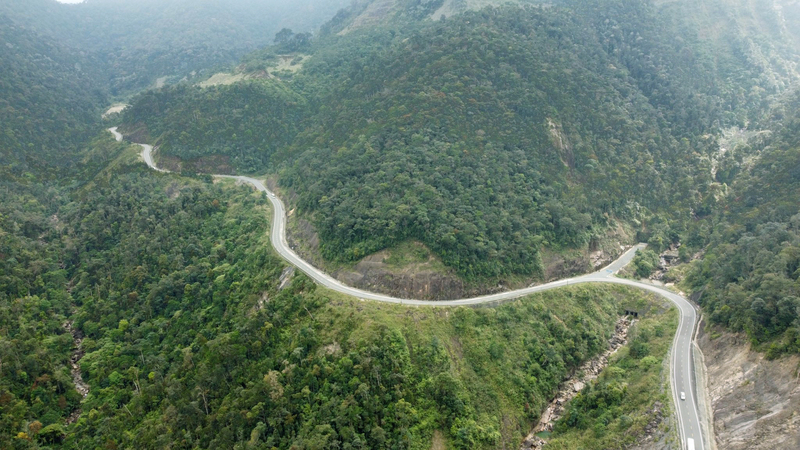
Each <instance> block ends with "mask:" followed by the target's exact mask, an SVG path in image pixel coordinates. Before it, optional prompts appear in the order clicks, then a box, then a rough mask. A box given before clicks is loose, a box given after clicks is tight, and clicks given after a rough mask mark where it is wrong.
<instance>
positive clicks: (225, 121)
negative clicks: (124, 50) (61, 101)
mask: <svg viewBox="0 0 800 450" xmlns="http://www.w3.org/2000/svg"><path fill="white" fill-rule="evenodd" d="M305 111H306V105H305V100H304V99H303V98H302V97H300V96H299V95H297V94H295V93H294V92H292V91H291V90H289V89H287V88H286V87H285V86H284V85H282V84H281V83H279V82H273V81H252V82H246V83H236V84H234V85H232V86H215V87H211V88H206V89H202V88H198V87H186V86H181V87H178V88H176V89H167V90H160V91H148V92H145V93H143V94H141V95H140V96H139V97H138V100H137V101H136V102H135V103H134V104H133V105H132V106H131V107H130V108H128V109H127V110H126V111H125V117H126V119H127V120H128V121H129V122H132V123H136V124H142V125H144V127H143V128H142V129H141V130H138V129H136V128H135V127H133V128H132V127H128V129H129V131H130V132H131V133H132V134H134V135H137V136H139V135H140V136H142V137H144V138H147V137H150V136H157V137H158V140H157V141H155V142H156V143H157V144H159V154H160V155H165V156H177V157H180V158H182V159H188V160H191V159H196V158H198V157H202V156H207V155H209V154H212V155H219V156H224V157H225V158H226V160H227V163H228V164H230V165H232V166H233V167H236V168H240V167H266V166H268V164H269V161H270V158H271V156H272V155H273V153H274V152H275V151H276V150H277V149H280V148H283V147H285V146H286V145H288V144H289V143H291V142H292V140H293V138H294V136H295V135H296V134H297V132H298V129H299V128H300V124H301V121H302V120H303V118H304V114H305ZM254 148H257V149H259V151H258V152H253V151H252V149H254Z"/></svg>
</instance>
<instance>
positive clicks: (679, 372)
mask: <svg viewBox="0 0 800 450" xmlns="http://www.w3.org/2000/svg"><path fill="white" fill-rule="evenodd" d="M108 131H110V132H111V133H112V134H113V135H114V137H115V138H116V139H117V141H122V138H123V136H122V134H120V133H119V132H118V131H117V129H116V127H115V128H110V129H109V130H108ZM138 145H140V146H141V147H142V157H143V158H144V161H145V162H146V163H147V165H148V166H149V167H150V168H151V169H153V170H156V171H159V172H167V171H166V170H164V169H159V168H158V167H157V166H156V165H155V163H154V161H153V147H152V146H150V145H147V144H138ZM213 176H215V177H218V178H229V179H234V180H237V181H240V182H244V183H249V184H251V185H252V186H253V187H255V188H256V189H257V190H259V191H261V192H264V193H266V195H267V197H268V198H269V200H270V202H271V203H272V208H273V220H272V234H271V236H270V240H271V241H272V245H273V247H274V248H275V250H276V251H277V252H278V253H279V254H280V255H281V257H282V258H284V259H285V260H286V261H287V262H289V263H290V264H292V265H293V266H295V267H297V268H298V269H300V270H302V271H303V272H305V273H306V274H307V275H308V276H309V277H311V278H312V279H314V280H315V281H316V282H317V283H319V284H321V285H323V286H325V287H326V288H329V289H332V290H334V291H337V292H341V293H343V294H347V295H351V296H353V297H356V298H359V299H364V300H373V301H379V302H386V303H396V304H402V305H412V306H439V307H442V306H468V305H480V304H486V303H495V302H500V301H503V300H510V299H515V298H519V297H524V296H526V295H530V294H533V293H536V292H542V291H547V290H550V289H555V288H559V287H564V286H570V285H575V284H582V283H614V284H622V285H626V286H632V287H635V288H639V289H643V290H646V291H650V292H653V293H656V294H658V295H660V296H662V297H664V298H666V299H668V300H669V301H671V302H672V303H674V304H675V305H676V306H677V307H678V310H679V311H680V323H679V325H678V331H677V332H676V334H675V339H674V341H673V345H672V355H671V358H672V361H671V364H670V371H671V377H670V378H671V381H672V383H671V384H672V396H673V402H674V404H675V408H676V410H677V418H678V422H679V424H678V425H679V430H680V434H681V446H682V448H684V449H687V450H695V449H703V448H704V447H705V440H704V439H703V434H702V433H703V428H701V422H700V417H699V413H698V405H697V396H698V393H697V390H696V384H695V376H694V373H695V371H694V363H693V361H694V358H693V349H694V345H695V344H694V330H695V326H696V324H697V311H696V309H695V308H694V306H693V305H692V304H691V303H690V302H689V301H688V300H686V299H685V298H683V297H681V296H680V295H677V294H675V293H673V292H670V291H668V290H666V289H661V288H659V287H656V286H653V285H649V284H645V283H639V282H636V281H632V280H627V279H623V278H616V277H615V276H614V274H615V273H617V272H618V271H619V270H620V269H622V268H623V267H625V266H626V265H628V263H630V262H631V260H632V259H633V257H634V255H635V254H636V252H637V251H638V250H639V249H642V248H644V247H645V245H644V244H639V245H637V246H635V247H633V248H631V249H630V250H628V251H627V252H626V253H625V254H623V255H622V256H621V257H620V258H619V259H617V260H616V261H614V262H613V263H611V264H610V265H608V266H607V267H605V268H603V269H601V270H599V271H597V272H595V273H591V274H588V275H583V276H580V277H576V278H569V279H565V280H559V281H555V282H552V283H547V284H543V285H539V286H532V287H528V288H524V289H518V290H515V291H507V292H500V293H497V294H491V295H484V296H480V297H473V298H465V299H460V300H442V301H431V300H413V299H402V298H396V297H391V296H388V295H383V294H378V293H374V292H368V291H364V290H361V289H356V288H353V287H350V286H347V285H345V284H343V283H342V282H340V281H339V280H336V279H334V278H333V277H331V276H330V275H328V274H326V273H325V272H323V271H321V270H320V269H317V268H316V267H314V266H312V265H311V264H310V263H308V262H307V261H305V260H304V259H302V258H301V257H300V256H298V255H297V253H295V252H294V251H293V250H292V249H291V247H290V246H289V244H288V243H287V242H286V208H285V207H284V205H283V202H282V201H281V200H280V199H279V198H278V197H277V196H276V195H275V194H274V193H273V192H271V191H269V190H268V189H267V188H266V186H264V184H263V183H262V182H261V181H259V180H256V179H255V178H250V177H245V176H235V175H213ZM681 393H685V395H686V399H685V400H681V397H680V396H681Z"/></svg>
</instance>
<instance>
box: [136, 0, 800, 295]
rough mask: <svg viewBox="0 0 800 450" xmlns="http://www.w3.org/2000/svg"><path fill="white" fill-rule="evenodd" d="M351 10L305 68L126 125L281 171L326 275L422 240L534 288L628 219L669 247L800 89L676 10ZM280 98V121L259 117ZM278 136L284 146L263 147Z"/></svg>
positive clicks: (152, 102)
mask: <svg viewBox="0 0 800 450" xmlns="http://www.w3.org/2000/svg"><path fill="white" fill-rule="evenodd" d="M373 6H374V5H373ZM354 8H355V7H354ZM412 10H414V11H416V10H415V9H413V8H412ZM359 11H362V10H361V9H357V8H356V9H355V10H352V11H351V12H350V14H351V16H347V15H346V14H345V15H340V16H337V18H338V19H335V20H334V21H333V22H332V23H331V24H329V25H328V26H327V27H326V28H324V30H327V33H323V34H322V35H321V36H320V37H319V38H318V39H316V40H315V41H314V42H313V43H312V44H311V45H310V47H308V48H307V49H306V50H305V51H306V52H309V53H310V54H311V57H310V58H306V59H305V62H304V63H303V65H302V69H301V70H299V71H298V72H296V73H294V72H287V73H284V74H283V75H278V76H269V77H268V78H269V79H263V78H265V77H261V78H262V80H258V79H257V77H251V79H250V81H247V82H245V83H244V84H245V85H247V84H250V86H247V87H245V86H244V85H233V86H223V87H215V88H211V89H199V88H194V89H193V88H175V89H167V90H163V91H156V92H149V93H147V94H143V95H142V96H140V97H139V98H138V99H137V100H136V101H134V102H133V103H134V104H133V106H132V107H131V108H130V109H129V110H128V111H127V112H126V113H125V116H124V122H125V127H127V128H126V129H128V130H135V129H142V127H143V126H144V127H146V129H147V130H149V131H150V135H151V136H152V139H153V141H154V142H156V143H157V144H159V145H160V149H161V152H162V155H164V156H170V157H178V158H182V159H192V158H198V157H202V156H219V155H222V156H225V158H226V159H225V163H226V164H229V165H230V166H231V167H233V168H235V169H236V170H238V171H243V172H264V171H273V172H277V173H278V174H279V180H280V183H281V185H282V186H284V187H286V188H289V189H291V190H293V191H295V192H297V194H298V196H299V197H298V199H297V201H296V206H297V210H298V212H299V213H300V214H301V215H303V216H304V217H307V218H308V219H310V221H311V222H312V223H313V224H314V225H315V228H316V230H317V232H318V233H319V236H320V238H321V245H320V250H321V253H322V255H323V256H324V257H325V258H327V259H329V260H332V261H340V262H347V261H356V260H359V259H361V258H363V257H364V256H366V255H369V254H372V253H374V252H376V251H378V250H381V249H384V248H388V247H392V246H394V245H397V244H399V243H401V242H403V241H406V240H409V239H412V240H416V241H420V242H422V243H423V244H425V245H426V246H428V247H429V248H430V249H431V250H432V251H433V252H434V253H435V254H436V255H437V256H438V257H439V258H441V260H442V261H443V262H444V264H446V265H447V266H450V267H452V268H453V269H455V270H456V271H457V272H458V273H459V274H460V275H461V276H462V277H464V278H465V279H468V280H481V279H497V278H502V277H507V276H516V275H523V276H533V277H541V276H542V272H543V267H542V262H541V255H540V251H541V249H542V248H548V249H552V250H555V251H560V250H561V249H570V248H585V247H586V246H589V245H594V243H595V242H596V241H597V240H598V239H600V238H601V237H602V236H603V235H605V234H606V233H607V232H608V230H610V229H613V228H615V227H616V226H617V225H618V224H619V223H625V224H632V226H633V227H634V228H639V229H641V230H642V232H643V233H644V234H643V235H642V236H643V237H644V238H645V239H646V238H648V236H651V235H658V236H657V237H658V240H659V242H663V243H664V245H666V244H668V243H669V242H670V241H674V240H675V239H677V236H678V234H679V233H680V232H682V231H683V230H684V229H685V223H686V221H687V220H688V219H689V215H688V214H686V213H685V211H688V210H694V211H696V212H697V213H698V214H701V215H702V214H706V213H708V211H710V208H713V205H712V203H713V202H714V201H715V199H714V196H713V195H711V194H710V191H709V186H710V185H711V184H712V182H713V181H714V180H713V179H712V158H713V157H714V154H715V152H716V149H717V147H718V145H717V142H716V139H715V137H714V136H715V132H716V130H718V129H719V127H721V126H724V125H732V124H736V123H739V122H742V121H745V120H747V118H748V117H759V116H760V115H763V114H764V113H765V111H764V109H763V108H764V105H765V104H768V103H769V101H770V99H772V98H775V97H777V96H779V95H780V92H781V91H782V89H785V87H786V84H788V83H789V82H791V80H792V79H793V78H792V77H793V76H795V75H794V74H793V73H792V72H787V73H784V74H783V77H779V76H773V77H770V78H767V79H765V78H763V77H762V78H759V77H757V76H755V75H753V74H755V73H757V72H758V71H759V70H760V69H759V66H758V65H755V64H747V63H746V62H747V61H744V62H745V64H741V65H740V66H737V67H736V68H734V67H733V65H732V64H731V63H730V61H729V60H727V59H725V60H724V61H725V62H724V63H720V62H719V61H720V60H721V58H716V55H715V53H714V51H715V49H714V48H709V47H708V45H706V44H703V43H702V40H701V36H700V32H699V31H698V30H693V32H692V33H687V32H686V30H685V29H684V28H680V27H679V26H677V25H676V23H678V17H679V16H678V14H679V13H680V12H682V11H680V9H679V8H676V7H675V6H674V5H668V6H664V7H657V6H655V5H653V4H651V3H649V2H643V1H637V2H628V3H624V4H623V3H616V2H611V3H610V4H609V3H608V2H578V3H571V2H566V3H564V5H563V6H552V7H547V8H540V7H518V6H506V7H500V8H488V9H483V10H480V11H477V12H466V13H463V14H460V15H457V16H454V17H449V18H443V19H442V20H439V21H419V20H410V19H408V17H413V14H412V15H410V16H409V15H408V14H406V15H401V16H400V17H401V19H402V18H406V20H400V19H397V20H395V21H392V22H390V25H388V26H385V27H380V28H375V27H368V26H364V27H361V28H358V27H352V26H347V25H343V24H339V25H336V24H337V23H339V22H342V23H345V24H346V23H350V25H353V24H354V23H359V20H358V17H361V16H358V12H359ZM366 11H370V9H369V8H367V10H366ZM402 11H410V10H408V9H403V10H402ZM365 14H366V13H365ZM346 17H351V18H350V22H347V21H346V20H345V18H346ZM352 17H356V19H353V18H352ZM337 20H338V21H339V22H337ZM698 20H699V19H698ZM680 24H681V26H683V27H685V26H686V24H685V23H684V22H680ZM698 27H699V25H698ZM273 51H274V52H279V51H281V49H280V48H276V49H274V50H273ZM775 52H776V54H778V55H783V53H778V52H777V50H776V51H775ZM731 53H732V52H725V53H724V55H730V54H731ZM749 56H750V55H749V54H748V53H746V52H745V53H744V54H743V55H742V54H741V52H740V57H741V58H742V59H744V60H747V58H749ZM259 57H262V58H264V59H265V60H270V59H273V60H274V59H275V58H276V56H275V54H272V55H269V53H268V52H266V53H264V52H262V53H261V54H260V55H254V56H252V57H251V58H250V60H249V61H248V60H247V59H246V60H245V63H244V64H243V65H242V67H240V70H242V71H243V73H245V74H246V73H250V74H251V75H252V74H254V72H252V71H250V72H248V70H249V69H248V68H252V67H258V64H256V61H253V59H256V60H257V59H258V58H259ZM776 57H777V56H776ZM734 72H735V73H734ZM748 74H750V75H748ZM734 76H735V77H738V78H746V80H747V81H746V82H733V81H731V79H730V77H734ZM743 91H744V92H748V94H747V95H745V96H743V95H742V92H743ZM223 98H224V99H225V100H224V101H225V105H224V106H222V105H221V103H220V101H221V100H220V99H223ZM276 102H277V103H278V104H281V105H282V106H281V107H280V108H277V109H276V111H278V113H277V114H273V115H269V114H260V113H259V114H255V115H254V114H248V113H247V112H248V111H249V109H251V108H254V107H256V108H257V106H256V105H258V104H268V105H274V104H276ZM220 107H222V108H223V109H224V110H225V111H230V112H231V114H225V115H220V116H216V115H214V112H215V111H216V110H217V109H218V108H220ZM178 111H196V112H197V113H195V115H197V114H200V115H201V116H204V117H201V118H198V119H197V120H191V121H189V122H190V123H187V120H186V119H185V115H184V114H179V113H177V112H178ZM230 116H239V117H241V118H242V119H241V120H240V119H233V120H231V119H230V118H229V117H230ZM178 117H180V118H178ZM223 117H224V118H223ZM256 129H263V130H265V133H257V132H255V131H254V130H256ZM274 130H281V132H286V133H287V134H282V135H281V136H280V137H279V138H277V139H268V140H270V141H271V142H270V143H265V142H264V139H265V138H268V137H269V136H272V135H273V134H274ZM248 132H252V133H253V134H252V135H249V136H248V135H247V133H248ZM234 135H235V139H232V137H233V136H234Z"/></svg>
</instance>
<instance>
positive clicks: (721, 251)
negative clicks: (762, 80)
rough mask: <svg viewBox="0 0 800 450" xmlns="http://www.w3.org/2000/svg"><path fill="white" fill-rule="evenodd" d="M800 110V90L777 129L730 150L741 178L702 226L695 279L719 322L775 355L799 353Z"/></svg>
mask: <svg viewBox="0 0 800 450" xmlns="http://www.w3.org/2000/svg"><path fill="white" fill-rule="evenodd" d="M798 111H800V95H797V94H795V95H793V96H792V97H791V98H790V99H788V100H787V101H785V102H783V104H782V105H780V106H779V107H777V108H776V110H775V111H774V112H773V114H772V116H771V117H770V119H769V121H767V122H766V123H765V126H768V127H769V128H770V129H772V130H773V133H772V134H771V135H768V136H767V137H766V138H765V137H764V135H763V134H761V135H759V136H757V137H755V138H753V139H752V140H751V142H750V144H752V145H750V144H741V145H739V146H737V147H736V148H733V149H730V150H729V152H728V153H727V154H726V155H725V158H724V159H723V161H722V162H721V164H722V165H723V167H724V168H725V171H721V172H720V173H721V176H723V177H730V176H731V174H735V175H736V176H735V180H734V181H733V184H732V185H731V187H730V192H729V193H728V195H727V197H726V199H725V200H726V201H724V202H723V204H722V205H721V206H722V208H720V210H719V213H718V214H716V215H714V216H713V217H712V218H710V219H709V221H708V222H705V223H700V224H698V225H697V226H696V227H695V230H696V231H694V233H693V235H694V236H695V237H696V238H700V239H703V238H705V239H706V240H707V241H709V245H708V251H707V252H706V254H705V256H704V258H703V259H702V261H697V262H696V263H694V265H693V267H692V270H691V271H690V273H689V279H688V282H689V283H690V284H691V285H692V286H693V288H694V289H695V290H698V291H702V296H701V297H700V303H701V304H702V305H703V307H704V308H705V309H706V311H707V313H708V315H709V318H710V319H711V321H712V322H713V323H717V324H722V325H724V326H727V327H729V328H730V329H733V330H735V331H743V332H746V333H747V335H748V336H749V337H750V339H751V340H752V342H753V343H754V344H756V345H759V344H765V345H761V346H760V348H763V349H765V350H767V355H769V356H772V357H775V356H778V355H780V354H782V353H785V352H789V353H797V352H800V319H798V317H799V316H800V203H798V199H800V114H798ZM701 242H702V241H701Z"/></svg>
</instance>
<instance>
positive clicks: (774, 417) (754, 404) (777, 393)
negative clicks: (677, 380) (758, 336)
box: [698, 331, 800, 450]
mask: <svg viewBox="0 0 800 450" xmlns="http://www.w3.org/2000/svg"><path fill="white" fill-rule="evenodd" d="M713 333H714V334H715V336H716V335H717V334H719V337H716V338H715V339H711V337H710V336H709V334H707V333H703V332H701V334H700V336H699V339H698V343H699V344H700V347H701V349H702V350H703V353H704V355H705V360H706V365H707V370H708V393H709V396H710V398H711V407H712V410H713V414H714V428H715V434H716V436H715V438H716V444H717V448H718V449H726V450H738V449H742V450H744V449H790V448H791V449H796V448H800V378H798V367H800V357H798V356H791V357H785V358H781V359H778V360H775V361H768V360H766V359H765V358H764V355H763V354H761V353H758V352H753V351H751V350H750V344H749V342H748V341H747V339H746V337H745V336H743V335H738V334H731V333H718V332H717V331H714V332H713Z"/></svg>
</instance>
